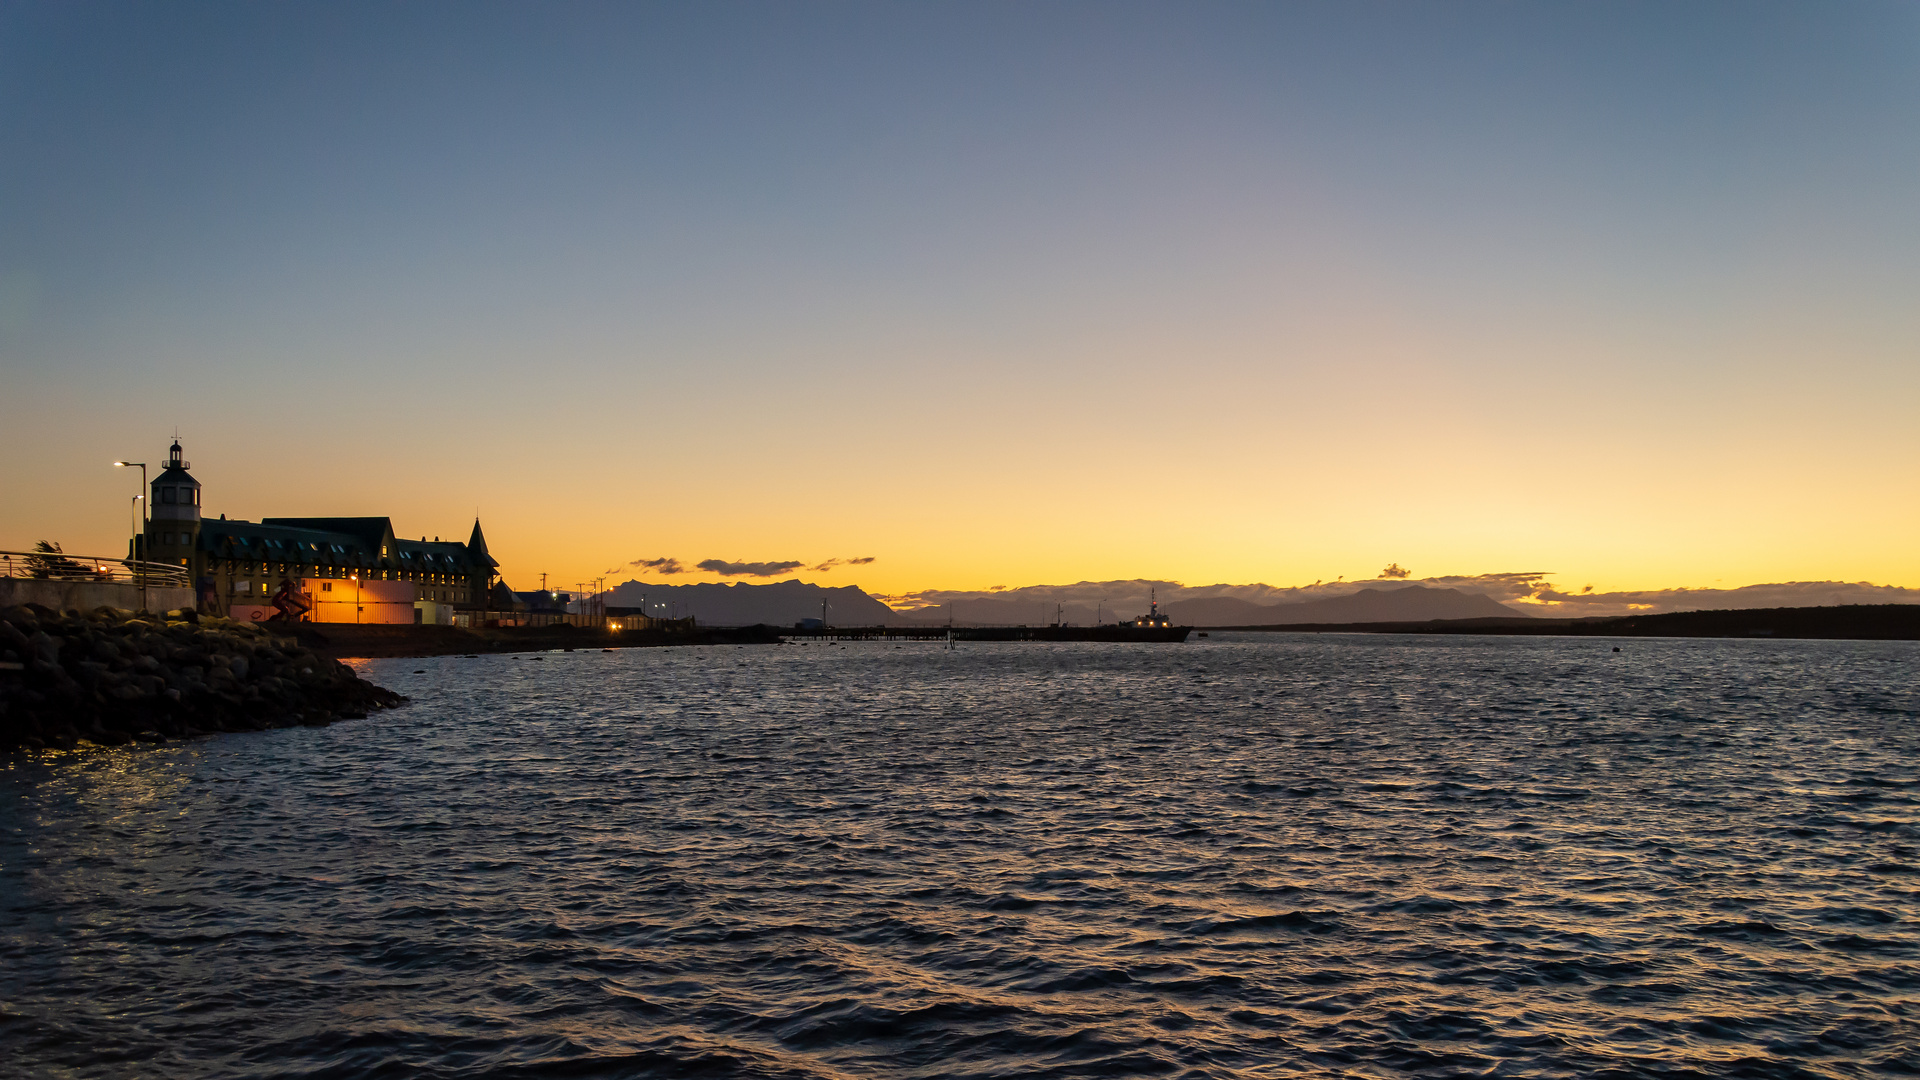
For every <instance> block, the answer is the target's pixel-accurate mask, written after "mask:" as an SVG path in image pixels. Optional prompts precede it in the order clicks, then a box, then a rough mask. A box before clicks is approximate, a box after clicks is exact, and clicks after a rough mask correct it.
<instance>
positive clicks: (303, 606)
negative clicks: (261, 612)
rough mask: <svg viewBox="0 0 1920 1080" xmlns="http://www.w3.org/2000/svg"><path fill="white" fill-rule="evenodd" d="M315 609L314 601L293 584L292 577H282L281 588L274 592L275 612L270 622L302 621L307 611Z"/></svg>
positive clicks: (270, 617) (269, 617) (268, 619)
mask: <svg viewBox="0 0 1920 1080" xmlns="http://www.w3.org/2000/svg"><path fill="white" fill-rule="evenodd" d="M312 610H313V602H312V601H310V600H308V599H307V597H306V594H304V593H302V592H300V590H299V589H298V588H296V587H295V586H294V584H293V579H292V578H281V579H280V588H279V590H278V591H276V592H275V593H274V594H273V614H272V615H270V616H268V618H267V621H268V622H301V621H303V620H304V619H305V617H306V614H307V612H309V611H312Z"/></svg>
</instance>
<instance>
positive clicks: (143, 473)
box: [113, 461, 147, 552]
mask: <svg viewBox="0 0 1920 1080" xmlns="http://www.w3.org/2000/svg"><path fill="white" fill-rule="evenodd" d="M113 467H114V468H116V469H134V468H137V469H139V470H140V490H141V491H145V490H147V463H146V462H144V461H116V462H114V463H113ZM145 509H146V508H145V507H141V510H142V511H144V510H145ZM146 523H147V516H146V514H145V513H144V512H143V513H142V514H141V515H140V524H141V526H143V527H142V528H140V529H138V530H136V533H145V532H146V529H145V528H144V526H145V525H146ZM135 551H136V552H137V551H138V547H137V546H136V548H135Z"/></svg>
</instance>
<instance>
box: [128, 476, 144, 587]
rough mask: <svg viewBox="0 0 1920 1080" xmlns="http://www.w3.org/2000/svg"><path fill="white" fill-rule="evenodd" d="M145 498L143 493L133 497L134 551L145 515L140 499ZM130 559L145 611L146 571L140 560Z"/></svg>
mask: <svg viewBox="0 0 1920 1080" xmlns="http://www.w3.org/2000/svg"><path fill="white" fill-rule="evenodd" d="M145 498H146V496H145V495H135V496H134V497H133V535H134V537H135V538H136V539H135V541H134V545H135V547H134V550H135V552H136V553H137V552H138V551H139V540H138V537H139V536H140V533H141V528H140V526H141V524H142V519H143V518H144V516H145V515H144V514H143V513H142V511H144V510H145V509H146V507H145V506H143V505H142V504H141V501H142V500H143V499H145ZM130 561H132V562H133V579H134V580H135V581H138V582H139V583H140V610H141V611H145V610H147V571H146V569H145V568H144V567H143V566H142V565H141V562H140V560H138V559H134V560H130Z"/></svg>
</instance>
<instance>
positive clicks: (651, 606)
mask: <svg viewBox="0 0 1920 1080" xmlns="http://www.w3.org/2000/svg"><path fill="white" fill-rule="evenodd" d="M643 598H644V599H645V602H646V605H647V608H648V611H649V613H651V614H656V615H665V614H667V613H668V611H669V610H672V611H673V612H675V613H677V614H680V615H688V614H691V615H692V616H693V617H694V618H695V619H697V620H699V621H700V623H702V624H703V625H707V626H751V625H753V624H755V623H766V624H768V625H771V626H791V625H793V624H794V623H796V622H799V621H800V620H802V619H818V618H820V617H821V609H820V605H821V602H822V601H825V602H826V604H827V611H826V621H827V622H828V623H829V624H832V625H837V626H879V625H883V624H885V625H929V624H936V623H945V622H947V621H948V619H949V618H952V619H953V621H955V622H957V623H960V624H962V625H970V626H981V625H986V626H1021V625H1026V626H1036V625H1045V624H1047V623H1050V622H1053V621H1054V620H1055V619H1056V618H1062V617H1064V619H1065V620H1066V621H1067V622H1069V623H1074V624H1077V625H1087V624H1090V623H1092V622H1094V621H1095V620H1096V619H1101V620H1103V621H1106V622H1118V621H1121V620H1124V619H1128V618H1131V617H1133V616H1134V615H1138V614H1142V613H1143V612H1140V611H1131V610H1117V609H1116V607H1113V606H1110V607H1107V608H1106V609H1104V610H1100V609H1096V608H1089V607H1087V606H1086V605H1084V604H1069V605H1067V607H1066V609H1065V611H1064V613H1060V612H1058V611H1057V610H1056V609H1054V608H1052V607H1050V606H1048V605H1044V604H1036V603H1035V602H1034V601H1032V600H1030V599H1018V600H1016V599H1001V598H998V597H981V598H976V599H968V600H964V601H961V602H959V603H957V604H955V605H954V606H953V608H952V609H951V610H949V609H947V608H945V607H939V608H921V609H919V610H917V611H910V612H899V611H895V610H893V609H892V608H890V607H888V606H887V605H885V604H883V603H881V602H880V601H878V600H876V599H874V598H873V597H872V596H869V595H868V594H867V593H866V592H865V591H864V590H862V589H861V588H859V587H858V586H855V585H842V586H838V587H828V586H823V585H814V584H811V583H809V582H803V581H779V582H774V583H772V584H768V585H749V584H746V583H732V584H719V583H705V584H698V585H660V584H655V583H652V582H643V581H629V582H626V583H624V584H621V585H619V586H616V587H615V588H613V589H612V590H610V591H609V592H608V593H607V594H606V603H607V606H608V607H613V608H635V609H637V608H639V607H640V606H641V602H642V599H643ZM669 605H670V607H669ZM1139 606H1140V607H1142V608H1143V609H1144V607H1145V605H1139ZM1161 607H1162V610H1164V611H1165V612H1166V613H1167V614H1168V615H1169V616H1171V617H1172V618H1173V621H1174V622H1175V623H1177V624H1179V625H1182V626H1286V625H1291V624H1300V623H1362V622H1424V621H1426V620H1429V619H1485V618H1507V619H1514V618H1527V617H1529V616H1527V615H1526V613H1525V612H1522V611H1518V610H1515V609H1514V608H1511V607H1508V606H1506V605H1505V604H1502V603H1500V602H1498V601H1496V600H1494V599H1492V598H1490V597H1488V596H1485V595H1483V594H1481V593H1475V592H1462V591H1461V590H1459V589H1443V588H1435V587H1432V586H1427V585H1392V586H1384V587H1362V588H1361V589H1359V591H1357V592H1354V593H1350V594H1348V595H1346V596H1335V597H1329V598H1326V599H1323V600H1308V601H1304V602H1301V603H1297V604H1255V603H1253V602H1251V601H1247V600H1238V599H1234V598H1232V597H1213V598H1209V599H1204V600H1185V601H1178V602H1174V603H1168V604H1163V605H1161Z"/></svg>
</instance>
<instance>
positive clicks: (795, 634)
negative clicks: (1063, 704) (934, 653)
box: [778, 623, 1193, 642]
mask: <svg viewBox="0 0 1920 1080" xmlns="http://www.w3.org/2000/svg"><path fill="white" fill-rule="evenodd" d="M1192 632H1193V627H1191V626H1133V625H1129V624H1124V623H1123V624H1120V625H1117V626H1116V625H1107V626H796V627H793V628H791V629H781V630H779V631H778V633H779V635H780V636H781V637H783V638H789V639H792V638H807V639H817V640H821V641H949V640H951V641H1153V642H1181V641H1185V640H1187V635H1189V634H1191V633H1192Z"/></svg>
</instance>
